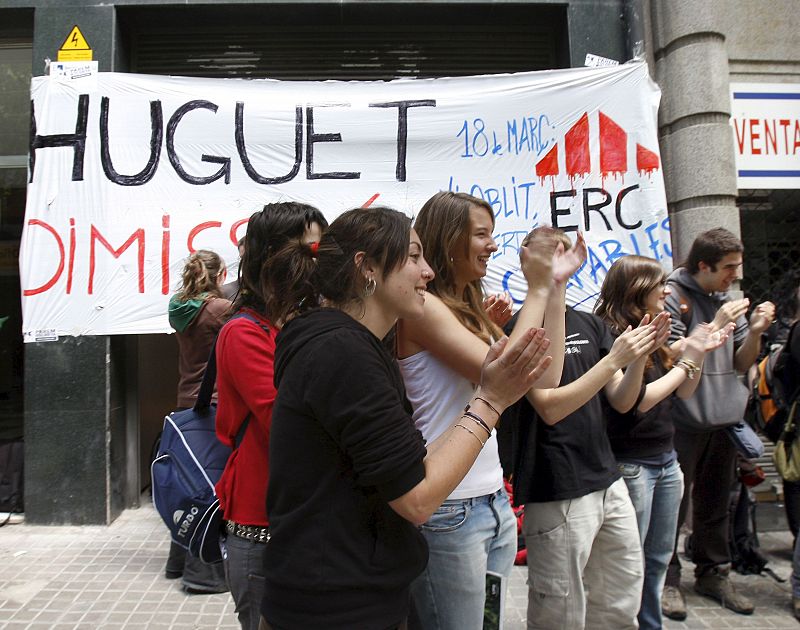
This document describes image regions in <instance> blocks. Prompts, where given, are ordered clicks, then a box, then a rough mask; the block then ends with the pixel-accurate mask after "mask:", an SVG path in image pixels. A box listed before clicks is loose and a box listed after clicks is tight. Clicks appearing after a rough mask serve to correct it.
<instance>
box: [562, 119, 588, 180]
mask: <svg viewBox="0 0 800 630" xmlns="http://www.w3.org/2000/svg"><path fill="white" fill-rule="evenodd" d="M564 153H565V155H566V164H567V175H569V176H570V179H572V178H574V177H577V176H579V175H588V174H589V173H590V172H591V170H592V164H591V159H590V158H589V115H588V114H584V115H583V116H581V117H580V119H579V120H578V122H576V123H575V124H574V125H572V127H571V128H570V130H569V131H568V132H567V133H566V134H564Z"/></svg>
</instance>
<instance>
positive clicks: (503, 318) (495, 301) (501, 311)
mask: <svg viewBox="0 0 800 630" xmlns="http://www.w3.org/2000/svg"><path fill="white" fill-rule="evenodd" d="M512 306H513V300H512V299H511V294H510V293H509V292H508V291H504V292H503V293H494V294H492V295H490V296H488V297H486V298H484V300H483V310H484V311H486V315H487V316H488V317H489V319H490V320H491V321H492V322H493V323H495V324H497V325H498V326H499V327H500V328H502V327H503V326H505V325H506V324H507V323H508V321H509V320H510V319H511V316H512V314H513V311H512Z"/></svg>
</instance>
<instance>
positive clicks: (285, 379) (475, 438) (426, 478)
mask: <svg viewBox="0 0 800 630" xmlns="http://www.w3.org/2000/svg"><path fill="white" fill-rule="evenodd" d="M265 271H266V276H265V281H266V284H267V286H268V287H269V288H268V290H267V291H266V293H267V295H269V296H272V297H271V299H270V300H269V301H268V303H267V310H268V311H269V316H270V317H271V318H273V319H280V320H284V321H286V320H289V321H288V323H287V324H286V325H285V326H284V327H283V329H282V330H281V332H280V334H279V335H278V339H277V349H276V355H275V384H276V385H277V387H278V396H277V399H276V402H275V407H274V410H273V415H272V429H271V434H270V469H271V474H270V480H269V487H268V492H267V497H268V499H267V512H268V513H269V515H270V527H271V536H272V537H271V539H270V541H269V542H268V543H267V549H266V559H265V573H266V576H265V577H266V586H265V596H264V600H263V602H262V616H263V618H264V622H263V623H264V625H265V627H268V628H275V629H290V628H303V629H308V630H312V629H314V628H325V629H326V630H332V629H336V628H341V629H348V630H349V629H351V628H359V629H360V630H370V629H375V630H386V629H389V628H398V627H401V626H403V625H404V623H405V618H406V616H407V608H408V587H409V584H410V583H411V581H412V580H413V579H414V578H415V577H416V576H417V575H419V573H420V572H421V571H422V570H423V568H424V566H425V563H426V561H427V549H426V546H425V542H424V539H423V538H422V536H421V534H420V533H419V531H418V530H417V526H418V525H420V524H421V523H423V522H425V521H426V520H427V518H428V517H429V516H430V515H431V514H432V513H433V511H434V510H435V509H436V508H437V507H439V505H440V504H441V502H442V501H443V500H444V498H445V497H446V496H447V495H448V494H449V493H450V492H451V491H452V489H453V488H454V487H455V486H456V485H457V484H458V482H459V481H460V480H461V478H462V477H463V476H464V475H465V474H466V473H467V471H468V470H469V468H470V467H471V465H472V463H473V462H474V461H475V458H476V457H477V455H478V453H479V452H480V450H481V448H482V447H483V445H484V444H485V442H486V440H487V437H488V435H489V433H490V432H491V430H492V428H493V426H494V424H495V423H496V422H497V419H498V416H499V413H500V412H502V411H503V409H504V408H505V407H506V406H508V405H509V404H511V403H512V402H514V401H515V400H517V399H518V398H519V397H520V396H521V395H522V394H523V393H524V392H525V391H527V390H528V389H529V388H530V387H531V386H532V385H533V383H534V382H535V381H536V380H537V379H538V378H539V376H540V375H541V374H542V373H543V372H544V370H545V369H546V368H547V366H548V365H549V363H550V359H549V358H543V354H544V351H545V349H546V348H547V342H546V341H545V340H544V336H543V331H537V330H534V329H531V330H529V331H527V332H526V333H525V334H524V335H523V336H522V339H521V340H520V341H518V342H515V343H513V344H510V343H508V342H507V340H506V339H503V340H501V341H499V342H498V343H496V344H494V345H493V346H492V347H491V349H490V351H489V352H488V354H487V355H486V361H485V363H484V366H483V370H482V373H481V384H480V386H479V388H478V389H477V390H476V392H475V395H474V396H473V397H472V399H471V400H470V401H469V410H468V411H465V412H464V413H463V414H462V415H460V416H457V417H455V418H453V419H452V422H453V425H452V428H451V429H450V430H449V431H447V432H446V433H445V434H444V435H443V436H441V437H440V438H439V439H437V440H436V441H435V442H433V443H431V444H427V445H426V444H424V442H423V440H422V437H421V436H420V434H419V432H418V431H417V430H416V429H415V428H414V425H413V423H412V420H411V408H410V405H409V404H408V401H407V400H406V397H405V395H404V390H403V381H402V378H401V376H400V373H399V370H398V367H397V365H396V363H395V361H394V359H393V358H392V356H391V354H390V353H389V352H388V351H387V350H386V349H385V346H384V345H383V344H382V339H383V338H384V337H386V336H387V334H388V333H389V332H390V331H391V330H392V328H393V326H394V325H395V323H396V321H397V319H398V318H400V317H403V318H414V317H420V316H421V315H422V310H423V305H424V302H425V287H426V285H427V283H428V281H429V280H430V279H431V278H432V276H433V272H432V271H431V269H430V267H429V266H428V263H427V262H426V261H425V258H424V257H423V252H422V245H421V243H420V240H419V238H418V237H417V235H416V234H415V232H414V231H413V230H412V229H411V223H410V220H409V219H408V217H406V216H405V215H403V214H401V213H399V212H396V211H394V210H389V209H386V208H367V209H356V210H351V211H349V212H345V213H344V214H343V215H341V216H340V217H339V218H338V219H336V221H334V222H333V223H332V224H331V226H330V228H329V229H328V231H327V232H326V233H325V235H324V236H323V237H322V239H321V241H320V243H319V246H318V248H309V247H308V246H304V245H302V244H299V243H293V244H291V245H288V246H287V247H286V248H285V249H284V250H283V251H282V252H280V253H278V254H277V255H276V256H275V257H274V258H273V259H272V260H271V264H270V265H269V268H268V269H266V270H265ZM320 303H322V304H324V305H325V306H324V307H323V308H318V307H317V305H318V304H320Z"/></svg>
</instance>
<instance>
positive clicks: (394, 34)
mask: <svg viewBox="0 0 800 630" xmlns="http://www.w3.org/2000/svg"><path fill="white" fill-rule="evenodd" d="M119 17H120V25H121V30H122V32H123V36H124V37H126V38H127V39H128V45H127V49H128V50H129V51H130V69H131V70H132V71H133V72H140V73H146V74H174V75H184V76H205V77H269V78H276V79H295V80H299V79H307V80H324V79H340V80H355V79H359V80H380V79H393V78H398V77H437V76H459V75H462V76H463V75H468V74H488V73H498V72H521V71H528V70H542V69H547V68H558V67H566V66H567V65H568V64H567V63H566V61H565V60H566V58H567V55H566V35H565V33H566V18H565V11H564V9H563V7H553V6H537V5H526V4H447V5H443V4H427V3H426V4H375V5H363V4H339V5H330V4H316V5H314V4H302V5H298V4H293V5H281V4H263V5H258V6H253V5H247V6H243V5H238V6H230V5H228V6H225V7H220V6H198V5H192V6H188V7H158V8H156V7H146V8H142V7H120V8H119Z"/></svg>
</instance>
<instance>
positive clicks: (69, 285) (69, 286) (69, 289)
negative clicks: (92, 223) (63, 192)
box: [67, 217, 75, 295]
mask: <svg viewBox="0 0 800 630" xmlns="http://www.w3.org/2000/svg"><path fill="white" fill-rule="evenodd" d="M68 259H69V262H68V263H67V295H69V294H70V293H72V272H73V270H74V269H75V219H74V218H72V217H70V220H69V256H68Z"/></svg>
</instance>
